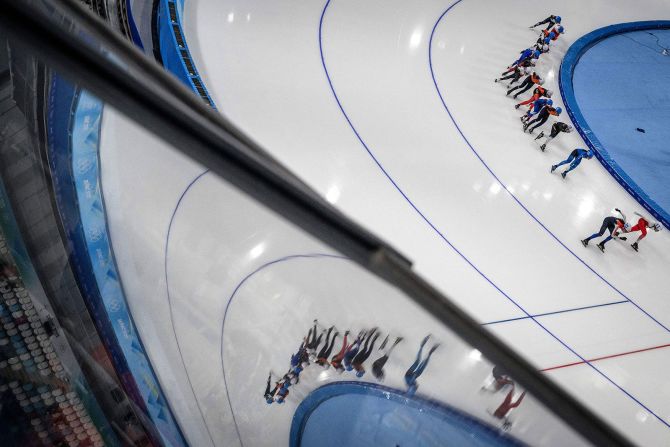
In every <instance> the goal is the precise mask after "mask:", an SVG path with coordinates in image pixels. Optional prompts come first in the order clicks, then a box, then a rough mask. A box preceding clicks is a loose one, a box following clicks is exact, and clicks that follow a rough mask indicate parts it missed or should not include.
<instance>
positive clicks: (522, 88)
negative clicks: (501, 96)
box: [507, 72, 544, 98]
mask: <svg viewBox="0 0 670 447" xmlns="http://www.w3.org/2000/svg"><path fill="white" fill-rule="evenodd" d="M535 84H538V85H542V84H544V80H542V78H541V77H540V75H539V74H537V73H536V72H532V73H531V74H529V75H528V76H526V77H525V78H524V80H523V82H522V83H521V84H519V85H518V86H516V87H512V88H511V89H509V90H507V95H509V94H510V93H512V92H513V91H515V90H518V92H516V93H515V94H514V98H516V97H517V96H519V95H520V94H522V93H524V92H527V91H528V90H530V89H531V88H532V87H533V85H535Z"/></svg>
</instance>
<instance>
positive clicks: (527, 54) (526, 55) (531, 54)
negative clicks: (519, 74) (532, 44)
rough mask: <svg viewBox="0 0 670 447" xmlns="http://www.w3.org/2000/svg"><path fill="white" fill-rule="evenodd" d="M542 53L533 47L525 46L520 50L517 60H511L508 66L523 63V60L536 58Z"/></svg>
mask: <svg viewBox="0 0 670 447" xmlns="http://www.w3.org/2000/svg"><path fill="white" fill-rule="evenodd" d="M541 54H542V53H541V52H540V51H538V50H536V49H534V48H526V49H525V50H523V51H521V53H520V56H519V58H518V59H517V60H515V61H514V62H512V63H511V64H510V66H509V67H507V68H512V67H516V66H519V65H521V64H523V63H524V62H525V61H532V60H533V59H538V58H539V57H540V55H541Z"/></svg>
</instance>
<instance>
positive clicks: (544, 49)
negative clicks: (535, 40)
mask: <svg viewBox="0 0 670 447" xmlns="http://www.w3.org/2000/svg"><path fill="white" fill-rule="evenodd" d="M542 51H549V45H547V44H546V43H545V44H544V45H542Z"/></svg>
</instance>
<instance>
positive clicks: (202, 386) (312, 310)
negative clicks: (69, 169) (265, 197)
mask: <svg viewBox="0 0 670 447" xmlns="http://www.w3.org/2000/svg"><path fill="white" fill-rule="evenodd" d="M669 12H670V4H668V3H667V1H664V0H658V1H638V2H630V1H623V0H617V1H596V0H590V1H577V0H566V1H563V2H560V3H557V2H548V1H536V2H532V3H531V2H527V1H483V0H460V1H456V2H450V1H427V0H424V1H421V0H418V1H415V2H406V1H398V0H384V1H381V0H367V1H364V2H354V1H351V0H329V1H324V2H298V1H288V0H277V1H274V2H256V1H249V0H246V1H239V0H232V1H228V0H226V1H215V0H186V2H185V13H184V20H185V35H186V39H187V42H188V44H189V47H190V50H191V53H192V54H193V56H194V58H195V61H196V63H197V66H198V69H199V71H200V74H201V75H202V77H203V79H204V81H205V84H206V86H207V88H208V90H209V92H210V93H211V95H212V97H213V99H214V101H215V103H216V104H217V107H218V109H219V110H220V111H221V112H222V113H224V114H225V115H226V116H227V117H228V118H230V119H231V120H232V121H233V122H234V123H235V124H237V125H238V126H239V127H240V128H241V129H242V130H244V131H245V132H246V133H247V134H248V135H250V136H251V137H252V138H254V139H255V140H256V141H258V142H259V143H260V144H261V145H262V146H263V147H265V148H266V149H267V150H268V151H269V152H270V153H271V154H272V155H273V156H275V157H276V158H277V159H279V160H280V161H281V162H282V163H284V164H285V165H286V166H287V167H288V168H290V169H291V170H292V171H293V172H295V173H296V174H297V175H298V176H299V177H300V178H302V179H303V180H304V181H305V182H307V183H308V184H309V185H310V186H311V187H313V188H314V189H315V190H316V191H317V192H319V193H320V194H321V195H322V196H323V197H325V198H326V199H327V200H328V201H330V202H331V203H333V204H334V205H335V206H336V207H337V208H339V209H340V210H342V211H343V212H345V213H346V214H347V215H348V216H350V217H352V218H353V219H355V220H356V221H358V222H360V223H362V224H363V225H365V226H366V227H368V228H369V229H371V230H372V231H373V232H375V233H377V234H378V235H380V236H381V237H383V238H384V239H386V240H388V241H389V242H391V243H392V244H393V245H394V246H395V247H396V248H398V249H399V250H400V251H401V252H403V253H404V254H405V255H407V257H408V258H410V259H411V260H412V261H413V262H414V263H415V268H416V270H417V271H418V272H419V273H420V274H422V275H423V276H425V277H426V278H428V279H429V280H430V281H431V282H432V283H433V284H435V285H436V286H437V287H438V288H440V289H441V290H442V291H443V292H444V293H446V294H447V295H448V296H449V297H451V299H453V300H454V301H456V302H457V303H458V304H459V305H460V306H462V307H463V308H464V309H466V310H467V311H468V312H469V313H470V314H471V315H472V316H473V317H474V318H475V319H477V320H478V321H480V322H481V323H482V324H486V327H487V328H488V329H489V330H491V331H492V332H493V333H495V334H496V335H497V336H499V337H501V338H502V339H503V340H504V341H506V342H507V343H508V344H509V345H510V346H512V347H513V348H514V349H516V350H517V351H518V352H520V353H522V354H523V355H524V356H526V357H527V358H528V359H529V360H530V361H531V362H532V363H533V364H534V365H535V366H536V367H537V368H538V369H540V370H546V372H545V374H547V375H548V376H549V377H550V378H551V379H553V380H555V381H557V382H558V383H560V384H561V385H563V386H564V387H565V388H566V389H567V390H568V391H570V392H571V393H573V394H574V395H575V396H576V397H577V398H578V399H580V400H581V401H582V402H584V404H585V405H587V406H588V407H589V408H591V409H592V410H593V411H594V412H596V413H598V414H599V415H601V416H602V417H603V418H604V419H606V420H607V421H609V422H610V423H611V424H612V425H613V426H614V427H617V428H619V429H620V430H622V432H624V433H625V434H626V435H628V436H629V437H630V438H631V439H633V440H635V441H636V442H638V443H640V444H641V445H663V444H667V439H669V438H668V436H669V435H670V399H669V397H670V387H669V386H668V384H667V381H666V380H665V373H666V371H667V369H668V367H669V366H670V361H669V360H668V349H670V303H669V300H668V298H670V277H669V275H668V271H670V269H669V267H670V262H669V260H668V256H669V255H668V254H669V253H670V237H669V235H668V232H667V231H662V232H660V233H653V232H652V233H650V234H649V235H648V236H647V239H645V240H644V241H642V242H641V244H640V252H639V253H636V252H634V251H633V250H632V249H631V248H630V246H629V245H628V244H626V243H622V242H619V241H616V240H615V241H611V242H610V243H608V245H607V247H606V253H605V254H603V253H601V252H600V251H598V250H597V249H596V248H595V247H594V246H590V247H588V248H584V247H582V245H581V244H580V242H579V240H580V239H582V238H584V237H585V236H588V235H589V234H591V233H593V232H594V231H596V230H598V229H599V228H600V224H601V222H602V219H603V217H605V216H606V215H609V214H610V212H611V210H612V209H613V208H614V207H618V208H620V209H622V210H623V211H624V212H625V213H626V214H628V215H629V216H631V215H632V212H633V211H635V210H640V206H639V205H638V204H637V203H636V202H635V201H634V200H633V199H632V198H631V197H630V196H629V195H628V194H627V193H626V192H625V191H624V190H623V189H622V188H621V187H620V186H619V185H618V183H616V182H615V181H614V180H613V179H612V178H611V177H610V176H609V175H608V174H607V172H606V171H605V170H604V169H603V168H602V167H601V166H600V165H599V163H598V162H597V161H596V160H595V159H593V160H585V161H583V162H582V164H581V166H579V168H577V169H576V170H575V171H573V172H571V173H570V175H569V176H568V177H567V179H565V180H563V179H561V177H560V176H559V175H557V174H553V175H552V174H550V173H549V168H550V166H551V165H552V164H554V163H556V162H557V161H560V160H562V159H564V158H565V157H566V156H567V155H568V153H569V152H570V151H571V150H572V149H573V148H575V147H580V146H581V147H583V146H584V143H583V142H582V141H581V140H580V139H579V136H578V135H577V134H576V133H572V134H567V135H566V134H562V135H561V136H559V137H558V138H557V139H556V140H554V141H553V142H552V143H551V145H550V147H549V149H548V150H547V152H544V153H543V152H541V151H540V150H539V149H538V145H537V144H536V143H535V142H534V141H533V138H532V137H531V136H529V135H527V134H524V133H522V131H521V126H520V122H519V120H518V117H519V116H520V115H521V112H520V111H518V110H515V109H514V107H513V104H514V101H513V100H512V99H510V98H508V97H505V91H504V88H503V87H502V86H501V85H499V84H495V83H493V79H494V78H496V77H498V76H499V74H500V72H501V71H502V70H503V69H504V68H505V67H506V66H507V65H508V64H509V63H511V62H512V61H513V60H514V59H516V55H517V54H518V52H519V51H520V50H522V49H524V48H526V47H528V46H530V45H531V44H532V43H534V41H535V39H536V38H537V34H538V33H536V32H531V31H530V30H529V29H528V26H529V25H532V24H533V23H535V22H537V21H538V20H541V19H543V18H544V17H546V16H547V15H549V14H550V13H555V14H559V15H561V16H562V17H563V23H562V24H563V25H564V26H565V28H566V31H567V34H565V35H564V36H562V37H561V38H560V39H559V40H558V41H557V42H556V43H555V44H554V45H553V46H552V49H551V52H550V53H548V54H546V55H544V56H543V57H542V59H541V61H540V63H539V64H538V67H537V69H538V71H539V72H540V73H541V74H543V75H545V77H546V79H547V80H548V82H547V84H546V85H545V87H549V88H550V89H551V90H553V91H554V92H555V94H554V97H553V99H554V101H555V103H558V104H559V105H562V104H560V102H561V101H560V95H559V93H558V92H559V90H558V84H557V78H556V76H557V73H558V68H559V65H560V62H561V58H562V56H563V54H564V53H565V50H566V49H567V48H568V47H569V45H570V44H571V43H572V42H573V41H574V40H576V39H577V38H579V37H580V36H582V35H584V34H586V33H587V32H589V31H592V30H593V29H596V28H599V27H602V26H606V25H609V24H613V23H619V22H629V21H637V20H652V19H660V18H666V17H667V14H668V13H669ZM526 96H528V95H524V96H523V98H524V99H525V97H526ZM561 120H563V121H568V118H567V116H566V115H565V114H564V115H563V116H562V117H561ZM548 127H549V125H547V126H545V129H548ZM138 146H141V148H142V150H141V151H138V150H137V147H138ZM129 160H132V161H133V162H132V163H130V164H129V163H128V161H129ZM101 162H102V168H103V185H102V186H103V192H104V195H105V200H106V205H107V214H108V217H109V225H110V232H111V235H112V238H113V243H114V250H115V254H116V258H117V262H118V264H119V268H120V270H121V274H122V277H123V279H124V287H125V289H126V294H127V296H128V299H129V301H130V306H131V309H132V312H133V317H134V319H135V321H136V323H137V325H138V328H139V330H140V332H141V335H142V340H143V342H144V344H145V346H146V347H147V350H148V351H149V355H150V357H151V359H152V362H153V364H154V367H155V368H156V371H157V374H158V376H159V378H160V380H161V384H162V385H163V388H164V389H165V390H166V391H167V393H168V399H169V400H170V404H171V405H172V407H173V409H174V410H175V413H176V414H177V416H178V418H179V420H180V422H181V425H182V427H183V428H184V430H185V432H186V435H187V437H188V439H189V441H190V442H191V443H192V444H193V445H231V443H232V442H234V441H232V440H231V438H228V437H226V436H230V434H231V433H236V434H237V436H239V440H240V443H241V444H243V445H261V444H262V443H266V445H272V442H271V441H273V440H274V441H277V440H278V439H279V440H281V442H280V444H283V443H284V441H283V438H284V436H286V433H287V431H288V426H287V425H288V424H290V417H291V414H292V412H291V411H290V408H295V406H296V405H297V404H298V403H299V401H298V399H299V398H300V397H304V396H299V394H300V393H301V392H305V390H306V389H308V386H309V385H305V388H302V391H301V388H300V387H298V386H296V387H295V393H296V394H295V395H294V396H293V399H294V400H293V401H291V399H289V401H288V402H287V404H286V406H285V407H282V408H276V407H275V406H269V407H263V406H262V405H265V404H264V402H263V401H262V400H261V391H262V389H263V388H264V386H265V378H266V377H267V372H268V369H275V370H276V371H275V373H277V374H279V373H283V371H279V369H281V368H284V366H283V365H284V364H286V366H288V364H287V362H288V357H289V356H290V354H292V353H293V352H295V350H296V348H297V347H298V344H299V342H300V339H301V337H302V336H304V335H305V332H306V330H307V328H308V327H309V325H310V323H311V321H312V320H313V319H314V318H319V319H320V320H321V321H323V324H324V325H327V326H329V325H331V324H335V325H338V327H342V326H344V327H350V328H351V329H352V330H353V329H354V327H355V328H356V330H358V329H360V328H362V327H370V326H372V325H373V324H374V325H379V326H380V327H384V328H386V329H385V330H388V331H391V332H395V333H402V334H403V336H405V338H406V340H407V344H404V343H403V344H401V345H399V352H398V356H397V359H403V362H404V361H405V359H410V358H412V357H413V355H414V353H415V351H416V345H417V343H418V340H420V339H421V338H422V336H423V335H422V334H423V332H425V328H426V327H429V328H436V329H430V330H431V331H436V332H434V333H438V332H439V331H440V329H439V328H437V326H435V324H434V323H431V322H430V318H429V317H427V316H425V315H424V314H422V312H421V311H419V310H418V309H414V307H415V306H414V305H413V304H410V303H407V302H404V301H403V297H397V296H394V295H393V291H385V290H384V288H383V287H384V286H383V285H381V284H378V283H375V282H374V281H373V280H372V279H370V278H367V276H365V275H363V274H362V273H361V272H360V271H358V270H357V269H355V268H353V267H351V266H349V264H348V261H346V260H342V259H339V258H332V257H329V256H326V257H324V256H321V255H318V256H312V255H314V254H333V252H332V250H329V249H327V248H325V247H323V246H322V245H321V244H320V243H318V242H317V241H314V240H312V239H311V238H309V237H306V236H304V235H302V234H300V233H299V232H298V231H297V230H296V229H295V228H294V227H293V226H292V225H290V224H287V223H285V222H283V221H281V220H280V219H277V218H276V216H273V215H271V214H270V213H268V212H267V211H265V210H262V209H257V207H254V206H251V205H250V204H249V203H248V201H247V200H246V199H244V197H243V196H241V195H240V194H237V193H235V192H234V191H231V190H230V188H229V187H227V186H226V184H225V183H224V182H222V181H221V180H218V179H216V178H215V177H214V176H213V175H211V174H209V173H206V172H204V170H203V168H202V167H200V166H197V165H196V164H194V163H193V162H190V161H189V160H187V159H185V158H184V157H183V156H181V155H180V154H178V153H176V152H175V151H173V150H171V149H169V148H166V147H165V146H164V144H162V143H161V142H160V141H158V140H156V139H154V138H152V137H150V136H148V135H147V134H146V133H144V132H143V131H141V130H140V129H137V128H136V127H134V126H133V125H131V124H130V123H128V122H127V121H126V120H125V119H123V118H122V117H120V116H119V115H118V114H116V113H115V112H114V111H113V110H111V109H110V108H107V109H106V111H105V115H104V117H103V131H102V142H101ZM592 245H594V244H592ZM305 255H308V256H305ZM360 275H363V276H362V277H361V278H359V276H360ZM368 283H369V284H368ZM395 293H396V294H397V292H395ZM235 297H236V298H235ZM362 297H365V299H362ZM261 298H263V299H261ZM265 298H267V299H265ZM398 309H401V311H398ZM410 315H411V316H410ZM224 328H225V329H224ZM438 338H441V340H451V338H450V335H448V334H446V333H445V334H441V333H438ZM443 344H444V345H445V346H443V348H441V349H443V351H444V352H448V353H449V354H446V353H445V354H444V355H443V356H442V357H440V356H437V355H436V356H435V358H434V360H432V362H434V363H432V364H431V368H429V370H428V371H427V373H426V376H425V383H423V384H422V387H421V388H420V391H419V392H422V391H423V392H425V393H427V394H432V395H434V396H437V397H438V398H441V399H444V401H446V402H450V403H454V402H453V401H454V400H457V401H458V403H459V405H461V407H462V408H464V409H466V410H467V411H469V412H472V413H473V414H476V415H479V414H480V413H481V414H482V416H481V417H482V418H484V417H485V414H486V413H485V412H484V410H485V409H484V408H483V407H482V406H481V405H480V402H479V401H477V400H476V399H470V401H469V399H468V398H467V396H466V395H465V394H463V395H462V396H460V397H458V396H455V395H454V394H453V393H452V392H455V389H453V386H450V385H445V384H444V383H442V382H447V383H451V382H454V383H455V382H457V381H461V382H458V383H459V384H461V386H460V388H464V389H465V388H467V389H468V390H469V392H470V393H473V391H472V390H476V389H477V388H476V387H478V385H479V384H480V383H481V382H482V380H484V379H485V375H486V373H487V370H486V368H483V367H478V366H477V365H475V364H474V363H476V362H474V363H473V364H468V366H467V367H463V366H462V364H456V363H454V359H455V358H460V359H467V358H468V354H467V349H465V348H463V347H457V348H454V347H453V344H452V349H451V350H450V347H449V346H447V345H448V343H443ZM605 357H607V358H605ZM392 360H393V359H392ZM398 361H399V360H398ZM410 363H411V361H410ZM229 365H230V366H229ZM406 367H407V365H405V364H404V363H398V364H395V365H394V364H393V363H392V362H389V369H390V370H394V369H397V371H398V374H400V376H399V375H398V374H396V375H395V376H394V375H393V374H389V379H388V382H389V383H387V385H392V386H398V387H401V385H402V384H401V383H400V381H399V382H398V383H397V384H395V382H394V381H395V380H399V378H400V377H401V374H402V371H403V370H404V368H406ZM432 368H434V369H432ZM431 369H432V371H434V372H437V371H439V375H438V376H431V375H429V374H430V372H431ZM303 374H304V375H305V378H306V379H305V381H306V383H308V384H309V383H313V384H318V383H320V382H323V381H329V380H337V377H330V376H328V374H329V373H328V374H326V376H327V377H321V375H323V374H321V375H316V374H315V373H314V372H313V370H306V371H305V373H303ZM310 374H311V375H312V376H310ZM449 374H453V377H452V376H449ZM445 375H446V376H445ZM464 375H465V376H466V377H467V379H465V378H464ZM348 377H349V376H348ZM393 377H396V378H395V379H394V378H393ZM444 377H452V378H451V379H449V380H445V379H444ZM422 378H423V377H422ZM310 381H311V382H310ZM463 383H465V384H468V386H470V388H468V387H467V386H464V385H462V384H463ZM445 386H446V388H445ZM457 388H459V387H456V389H457ZM292 392H293V391H292ZM236 408H237V409H239V411H238V417H237V418H235V417H234V416H235V414H234V413H235V409H236ZM534 411H537V412H540V411H539V410H537V405H536V404H534V403H533V402H532V401H531V402H530V403H529V404H528V406H526V405H525V404H524V406H522V407H520V408H519V409H518V410H517V413H518V415H517V416H516V417H517V418H518V420H519V423H518V424H517V425H516V426H515V428H514V429H513V431H512V434H513V435H516V436H519V437H521V438H522V439H524V437H525V436H526V435H528V436H530V435H532V432H533V430H537V431H540V432H542V431H546V430H547V427H545V426H543V425H542V424H541V422H537V420H536V418H533V416H532V413H533V412H534ZM240 415H244V416H240ZM489 422H491V423H493V422H492V421H489ZM559 431H560V430H559ZM273 435H274V436H275V437H274V438H273V437H272V436H273ZM268 437H269V438H268ZM527 439H535V438H533V437H532V436H531V437H530V438H527ZM555 441H556V439H555V438H554V439H553V442H552V439H551V437H549V438H548V439H547V440H546V444H548V445H549V444H552V443H555ZM268 442H270V443H269V444H268ZM575 442H577V441H576V440H575ZM564 445H565V444H564Z"/></svg>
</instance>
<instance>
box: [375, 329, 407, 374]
mask: <svg viewBox="0 0 670 447" xmlns="http://www.w3.org/2000/svg"><path fill="white" fill-rule="evenodd" d="M388 338H389V336H388V335H387V336H386V338H385V339H384V341H383V342H382V345H381V346H380V347H379V349H380V350H384V348H385V347H386V343H387V342H388ZM401 341H402V337H396V339H395V341H394V342H393V344H392V345H391V347H389V348H386V350H385V351H384V355H382V356H381V357H379V358H378V359H377V360H375V361H374V362H373V363H372V375H373V376H375V378H377V380H384V365H386V362H387V361H388V359H389V357H390V356H391V352H392V351H393V349H394V348H395V347H396V346H397V345H398V343H400V342H401Z"/></svg>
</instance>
